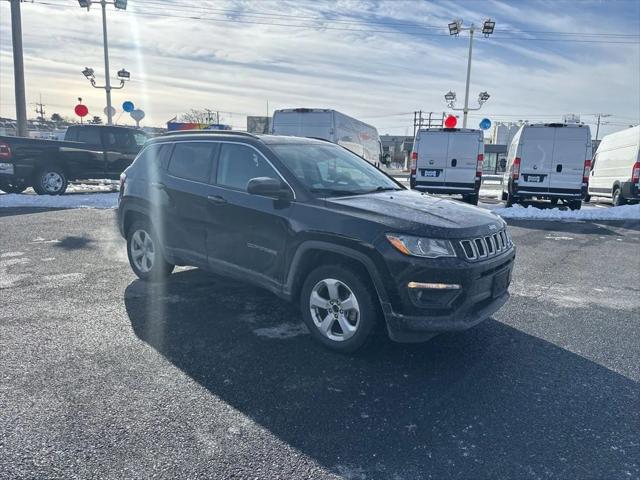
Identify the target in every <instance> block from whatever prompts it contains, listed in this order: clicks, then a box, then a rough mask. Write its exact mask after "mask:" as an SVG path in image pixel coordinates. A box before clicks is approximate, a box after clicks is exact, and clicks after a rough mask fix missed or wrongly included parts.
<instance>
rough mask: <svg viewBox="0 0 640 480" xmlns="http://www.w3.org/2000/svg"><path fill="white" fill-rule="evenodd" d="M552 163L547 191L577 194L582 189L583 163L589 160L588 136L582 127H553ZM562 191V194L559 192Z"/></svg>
mask: <svg viewBox="0 0 640 480" xmlns="http://www.w3.org/2000/svg"><path fill="white" fill-rule="evenodd" d="M553 130H554V136H555V137H554V138H555V141H554V148H553V161H552V162H551V172H550V174H549V178H550V181H549V190H550V191H552V192H553V191H556V192H559V193H572V192H570V191H565V190H571V191H573V193H575V192H579V191H580V189H581V188H582V175H583V172H584V161H585V160H587V159H591V146H590V145H589V144H590V141H591V139H590V135H589V132H588V131H587V129H586V128H583V127H555V128H553ZM560 191H562V192H560Z"/></svg>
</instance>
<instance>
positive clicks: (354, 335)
mask: <svg viewBox="0 0 640 480" xmlns="http://www.w3.org/2000/svg"><path fill="white" fill-rule="evenodd" d="M330 292H332V293H330ZM350 299H351V300H350ZM349 305H351V306H352V308H346V307H347V306H349ZM378 307H379V303H378V295H377V293H376V292H375V289H374V288H373V287H371V286H369V284H368V282H367V281H366V280H365V279H363V278H362V277H361V275H359V274H357V273H356V272H354V271H353V270H352V269H350V268H349V267H342V266H338V265H327V266H323V267H318V268H316V269H315V270H313V271H312V272H311V273H310V274H309V275H308V276H307V278H306V280H305V281H304V284H303V286H302V290H301V292H300V309H301V311H302V318H303V319H304V322H305V324H306V325H307V327H308V328H309V330H310V331H311V335H313V337H314V338H315V339H316V340H317V341H319V342H320V343H321V344H323V345H324V346H325V347H327V348H329V349H330V350H333V351H336V352H341V353H351V352H354V351H356V350H358V349H359V348H361V347H362V346H363V345H364V344H365V343H366V342H367V340H369V339H370V338H371V337H372V334H373V331H374V330H375V327H376V325H377V324H378V322H379V320H380V313H379V311H380V310H379V308H378ZM323 324H324V325H323ZM343 325H345V326H346V328H344V327H343Z"/></svg>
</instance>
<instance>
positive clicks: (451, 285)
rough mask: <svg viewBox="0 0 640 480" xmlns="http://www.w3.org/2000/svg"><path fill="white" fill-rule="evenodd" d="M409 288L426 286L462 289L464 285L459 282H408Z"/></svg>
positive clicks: (427, 287)
mask: <svg viewBox="0 0 640 480" xmlns="http://www.w3.org/2000/svg"><path fill="white" fill-rule="evenodd" d="M407 287H409V288H426V289H429V290H460V289H461V288H462V286H460V285H458V284H457V283H420V282H409V283H408V284H407Z"/></svg>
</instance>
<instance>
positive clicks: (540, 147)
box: [502, 123, 591, 210]
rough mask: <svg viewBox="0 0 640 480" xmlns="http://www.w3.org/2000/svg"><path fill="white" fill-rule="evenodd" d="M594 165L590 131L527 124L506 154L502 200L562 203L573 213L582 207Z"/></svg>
mask: <svg viewBox="0 0 640 480" xmlns="http://www.w3.org/2000/svg"><path fill="white" fill-rule="evenodd" d="M590 166H591V131H590V130H589V127H588V126H587V125H583V124H578V123H544V124H542V123H541V124H525V125H523V126H522V127H520V130H518V133H516V134H515V136H514V137H513V140H512V141H511V145H510V146H509V153H508V155H507V168H506V171H505V173H504V178H503V182H502V189H503V190H502V199H503V200H505V201H506V203H507V206H511V205H513V204H514V203H517V202H519V201H521V200H526V199H531V198H535V199H538V200H540V199H544V200H551V203H552V204H557V203H558V201H559V200H561V201H562V202H563V203H565V204H566V205H568V206H569V208H570V209H571V210H578V209H580V207H581V206H582V198H583V197H584V196H585V195H586V194H587V184H588V182H589V169H590Z"/></svg>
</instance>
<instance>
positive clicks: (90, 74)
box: [82, 67, 95, 80]
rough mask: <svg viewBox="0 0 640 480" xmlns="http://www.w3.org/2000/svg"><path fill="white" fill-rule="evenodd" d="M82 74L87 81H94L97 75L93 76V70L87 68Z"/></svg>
mask: <svg viewBox="0 0 640 480" xmlns="http://www.w3.org/2000/svg"><path fill="white" fill-rule="evenodd" d="M82 74H83V75H84V76H85V77H87V80H92V79H93V78H95V75H94V74H93V68H89V67H85V68H84V70H83V71H82Z"/></svg>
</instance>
